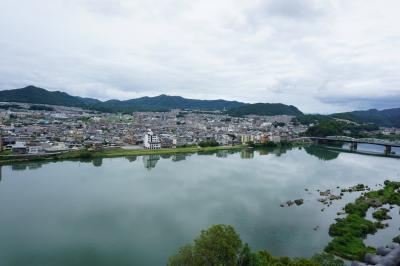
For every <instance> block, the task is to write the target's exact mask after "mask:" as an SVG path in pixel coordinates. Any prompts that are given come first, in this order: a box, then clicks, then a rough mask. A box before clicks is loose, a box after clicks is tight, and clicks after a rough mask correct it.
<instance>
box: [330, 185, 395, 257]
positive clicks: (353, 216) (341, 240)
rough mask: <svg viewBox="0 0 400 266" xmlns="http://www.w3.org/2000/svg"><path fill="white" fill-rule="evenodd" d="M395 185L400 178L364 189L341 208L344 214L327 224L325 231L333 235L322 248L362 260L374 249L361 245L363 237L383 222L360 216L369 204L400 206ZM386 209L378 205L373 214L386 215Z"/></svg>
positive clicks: (379, 227) (375, 229)
mask: <svg viewBox="0 0 400 266" xmlns="http://www.w3.org/2000/svg"><path fill="white" fill-rule="evenodd" d="M399 189H400V182H390V181H385V186H384V188H382V189H380V190H376V191H370V192H366V193H365V194H364V195H363V196H360V197H359V198H357V199H356V200H355V202H354V203H349V204H347V205H346V206H345V208H344V209H345V212H346V213H347V214H348V215H347V217H345V218H338V219H336V223H334V224H332V225H331V226H330V228H329V235H330V236H332V237H334V238H333V240H332V241H331V242H330V243H329V244H328V246H327V247H326V248H325V251H326V252H329V253H332V254H335V255H337V256H340V257H342V258H346V259H350V260H363V259H364V256H365V254H366V253H373V252H374V250H375V249H374V248H372V247H367V246H365V244H364V243H363V238H365V237H366V236H367V234H373V233H375V232H376V231H377V230H378V229H381V228H383V227H384V226H383V224H382V223H381V222H372V221H369V220H367V219H365V218H364V217H365V215H366V213H367V211H368V209H369V208H370V207H377V206H382V205H383V204H391V205H393V204H396V205H399V206H400V192H399ZM387 212H388V211H386V209H383V208H381V209H379V210H378V211H376V212H375V213H374V214H375V215H374V217H375V218H377V219H378V220H381V219H384V218H387V216H388V215H387Z"/></svg>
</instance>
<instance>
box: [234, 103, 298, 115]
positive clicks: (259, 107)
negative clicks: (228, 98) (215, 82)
mask: <svg viewBox="0 0 400 266" xmlns="http://www.w3.org/2000/svg"><path fill="white" fill-rule="evenodd" d="M228 114H230V115H232V116H244V115H266V116H272V115H293V116H298V115H302V114H303V113H302V112H301V111H300V110H299V109H297V107H295V106H293V105H286V104H283V103H254V104H246V105H244V106H240V107H236V108H232V109H230V110H229V111H228Z"/></svg>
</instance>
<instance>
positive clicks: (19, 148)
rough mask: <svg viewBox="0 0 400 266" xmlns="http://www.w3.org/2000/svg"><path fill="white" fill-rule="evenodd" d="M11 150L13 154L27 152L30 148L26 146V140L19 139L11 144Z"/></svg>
mask: <svg viewBox="0 0 400 266" xmlns="http://www.w3.org/2000/svg"><path fill="white" fill-rule="evenodd" d="M11 151H12V153H13V154H26V153H27V152H28V148H27V147H26V145H25V142H21V141H17V142H16V143H15V144H14V145H12V146H11Z"/></svg>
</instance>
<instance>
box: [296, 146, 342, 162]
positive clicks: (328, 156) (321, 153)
mask: <svg viewBox="0 0 400 266" xmlns="http://www.w3.org/2000/svg"><path fill="white" fill-rule="evenodd" d="M304 149H305V151H306V152H307V153H308V154H310V155H312V156H315V157H317V158H318V159H320V160H324V161H329V160H334V159H336V158H337V157H338V156H339V152H336V151H331V150H328V149H324V148H323V147H315V146H310V147H305V148H304Z"/></svg>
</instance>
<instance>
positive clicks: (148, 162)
mask: <svg viewBox="0 0 400 266" xmlns="http://www.w3.org/2000/svg"><path fill="white" fill-rule="evenodd" d="M159 160H160V155H155V154H153V155H144V156H143V165H144V167H145V168H146V169H148V170H151V169H152V168H155V167H156V164H157V162H158V161H159Z"/></svg>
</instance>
